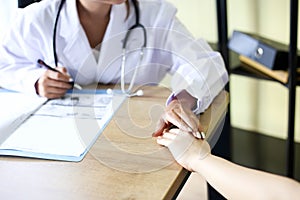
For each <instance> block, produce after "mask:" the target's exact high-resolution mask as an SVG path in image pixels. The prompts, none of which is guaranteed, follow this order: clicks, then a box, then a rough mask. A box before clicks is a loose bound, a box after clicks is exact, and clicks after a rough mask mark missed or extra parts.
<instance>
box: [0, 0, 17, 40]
mask: <svg viewBox="0 0 300 200" xmlns="http://www.w3.org/2000/svg"><path fill="white" fill-rule="evenodd" d="M0 5H1V6H0V39H1V37H2V36H3V32H4V31H5V30H6V28H7V27H8V26H9V25H10V24H11V23H10V22H11V19H12V18H13V16H14V14H15V12H16V10H17V8H18V1H17V0H0Z"/></svg>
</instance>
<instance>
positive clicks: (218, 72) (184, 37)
mask: <svg viewBox="0 0 300 200" xmlns="http://www.w3.org/2000/svg"><path fill="white" fill-rule="evenodd" d="M167 48H168V49H171V51H172V52H173V53H172V54H173V66H172V68H171V70H170V72H171V74H173V76H172V80H171V88H172V91H173V93H172V95H171V96H170V97H169V99H168V100H167V103H168V102H169V101H170V100H171V99H172V97H174V96H176V94H178V93H179V92H180V91H182V90H186V91H188V92H189V94H191V95H192V96H193V97H195V98H196V99H197V107H196V108H195V110H194V112H195V113H196V114H199V113H202V112H204V111H205V110H206V109H207V108H208V107H209V105H210V104H211V102H212V101H213V99H214V98H215V97H216V96H217V95H218V94H219V93H220V91H221V90H223V89H224V87H225V85H226V83H227V82H228V74H227V71H226V68H225V65H224V62H223V59H222V56H221V54H220V53H219V52H216V51H213V50H212V49H211V47H210V46H209V45H208V43H207V42H206V41H204V40H203V39H198V40H195V39H194V38H193V37H192V36H191V34H190V33H189V32H188V31H187V29H186V28H185V27H184V26H183V25H182V24H181V23H180V22H179V21H178V20H177V19H176V18H175V20H174V22H173V26H172V28H171V31H170V32H169V35H168V42H167Z"/></svg>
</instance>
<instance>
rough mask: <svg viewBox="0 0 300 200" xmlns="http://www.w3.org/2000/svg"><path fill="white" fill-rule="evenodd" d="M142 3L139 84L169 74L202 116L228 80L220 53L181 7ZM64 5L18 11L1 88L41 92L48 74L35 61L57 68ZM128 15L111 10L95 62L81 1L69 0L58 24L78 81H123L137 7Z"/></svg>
mask: <svg viewBox="0 0 300 200" xmlns="http://www.w3.org/2000/svg"><path fill="white" fill-rule="evenodd" d="M139 2H140V9H141V24H143V25H144V26H145V27H146V29H147V48H146V50H145V56H144V59H143V61H142V64H141V66H139V67H138V75H137V78H136V81H135V83H136V84H153V83H155V84H157V83H159V82H160V81H161V80H162V78H163V77H164V76H165V75H166V73H170V74H172V75H173V77H172V83H171V87H172V91H173V92H174V94H176V93H178V92H180V91H181V90H183V89H186V90H187V91H188V92H189V93H190V94H191V95H193V96H194V97H196V98H197V99H198V108H197V109H196V112H197V113H199V112H203V111H204V110H205V109H206V108H207V107H208V106H209V104H210V103H211V101H212V100H213V98H214V97H215V96H216V95H217V94H218V93H219V92H220V91H221V90H222V89H223V88H224V86H225V84H226V83H227V81H228V75H227V72H226V69H225V67H224V63H223V60H222V58H221V55H220V54H219V53H218V52H214V51H212V50H211V48H210V47H209V45H208V44H207V43H206V42H205V41H204V40H195V39H194V38H193V37H192V36H191V35H190V33H189V32H188V31H187V30H186V29H185V27H184V26H183V25H182V24H181V23H180V22H179V21H178V20H177V18H176V17H175V14H176V8H174V7H173V6H172V5H171V4H169V3H167V2H165V1H164V0H152V1H149V0H140V1H139ZM59 3H60V0H43V1H42V2H40V3H35V4H33V5H31V6H29V7H27V8H25V9H22V10H20V11H19V14H18V16H17V18H16V21H15V23H14V25H13V26H12V28H11V29H10V30H9V31H8V32H7V34H6V36H5V37H4V40H3V41H2V44H1V47H0V86H2V87H5V88H8V89H12V90H17V91H23V92H28V93H32V94H36V93H35V88H34V84H35V82H36V81H37V80H38V79H39V77H40V76H41V75H42V74H43V73H44V71H45V70H46V69H44V68H41V67H40V66H38V65H37V63H36V61H37V60H38V59H43V60H44V61H45V62H46V63H48V64H50V65H54V57H53V48H52V43H53V41H52V38H53V27H54V21H55V17H56V13H57V10H58V9H57V8H58V5H59ZM126 13H127V12H126V7H125V4H120V5H114V6H113V7H112V10H111V14H110V22H109V24H108V27H107V30H106V33H105V36H104V38H103V42H102V44H101V49H100V57H99V58H98V59H95V57H94V54H93V51H92V49H91V47H90V45H89V42H88V39H87V37H86V35H85V32H84V30H83V28H82V26H81V25H80V22H79V18H78V14H77V9H76V0H67V1H66V4H65V5H64V7H63V9H62V11H61V14H60V19H59V22H58V26H57V40H56V41H57V47H56V51H57V55H58V60H59V65H61V66H64V67H66V68H67V69H68V72H69V73H70V75H71V76H72V77H73V79H74V80H75V81H76V82H77V83H79V84H81V85H88V84H91V83H94V82H100V83H104V84H107V83H119V82H120V67H121V52H122V42H123V39H124V35H125V33H126V31H127V30H128V28H129V27H130V26H131V25H133V24H134V23H135V14H134V9H133V7H132V8H131V12H130V15H129V18H128V19H127V20H125V18H126ZM134 34H135V36H134V37H132V38H130V39H129V42H128V45H129V49H130V45H131V46H135V45H138V42H139V40H141V39H142V37H141V36H140V33H138V31H137V32H135V33H134ZM137 35H138V36H137ZM138 53H139V51H134V52H133V53H128V56H127V59H126V77H125V80H126V82H127V83H128V82H130V80H131V76H132V71H133V69H134V67H135V65H137V63H138V61H137V60H138V58H139V56H138V55H139V54H138ZM97 60H98V62H97Z"/></svg>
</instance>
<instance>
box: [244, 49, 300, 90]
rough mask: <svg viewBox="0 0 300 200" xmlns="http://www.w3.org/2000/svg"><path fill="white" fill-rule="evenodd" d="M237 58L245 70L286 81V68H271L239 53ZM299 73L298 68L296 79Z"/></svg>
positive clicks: (299, 69) (282, 81)
mask: <svg viewBox="0 0 300 200" xmlns="http://www.w3.org/2000/svg"><path fill="white" fill-rule="evenodd" d="M239 59H240V61H241V65H242V67H244V68H246V70H249V71H250V72H252V73H255V74H257V73H258V74H259V73H262V74H263V75H266V76H267V77H269V78H272V79H274V80H276V81H279V82H281V83H282V84H287V83H288V72H287V71H286V70H271V69H269V68H267V67H266V66H264V65H262V64H260V63H259V62H256V61H255V60H252V59H251V58H248V57H246V56H243V55H240V56H239ZM299 74H300V68H298V69H297V75H298V76H297V77H298V81H299V77H300V76H299Z"/></svg>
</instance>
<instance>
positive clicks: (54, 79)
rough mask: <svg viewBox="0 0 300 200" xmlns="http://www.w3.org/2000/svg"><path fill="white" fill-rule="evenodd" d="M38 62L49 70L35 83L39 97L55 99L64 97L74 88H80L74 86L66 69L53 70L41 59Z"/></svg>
mask: <svg viewBox="0 0 300 200" xmlns="http://www.w3.org/2000/svg"><path fill="white" fill-rule="evenodd" d="M37 62H38V64H39V65H40V66H41V67H45V68H47V71H45V73H44V74H43V75H42V76H41V77H40V78H39V79H38V81H37V82H36V83H35V89H36V93H37V94H38V95H40V96H42V97H46V98H49V99H55V98H60V97H62V96H64V95H65V93H66V92H67V90H68V89H71V88H72V87H73V86H75V87H76V86H77V87H80V86H78V85H77V84H76V85H74V82H73V79H72V78H71V76H70V75H69V74H68V72H67V69H66V68H65V67H56V68H52V67H50V66H49V65H47V64H46V63H45V62H44V61H42V60H40V59H39V60H38V61H37ZM79 89H80V88H79Z"/></svg>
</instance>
